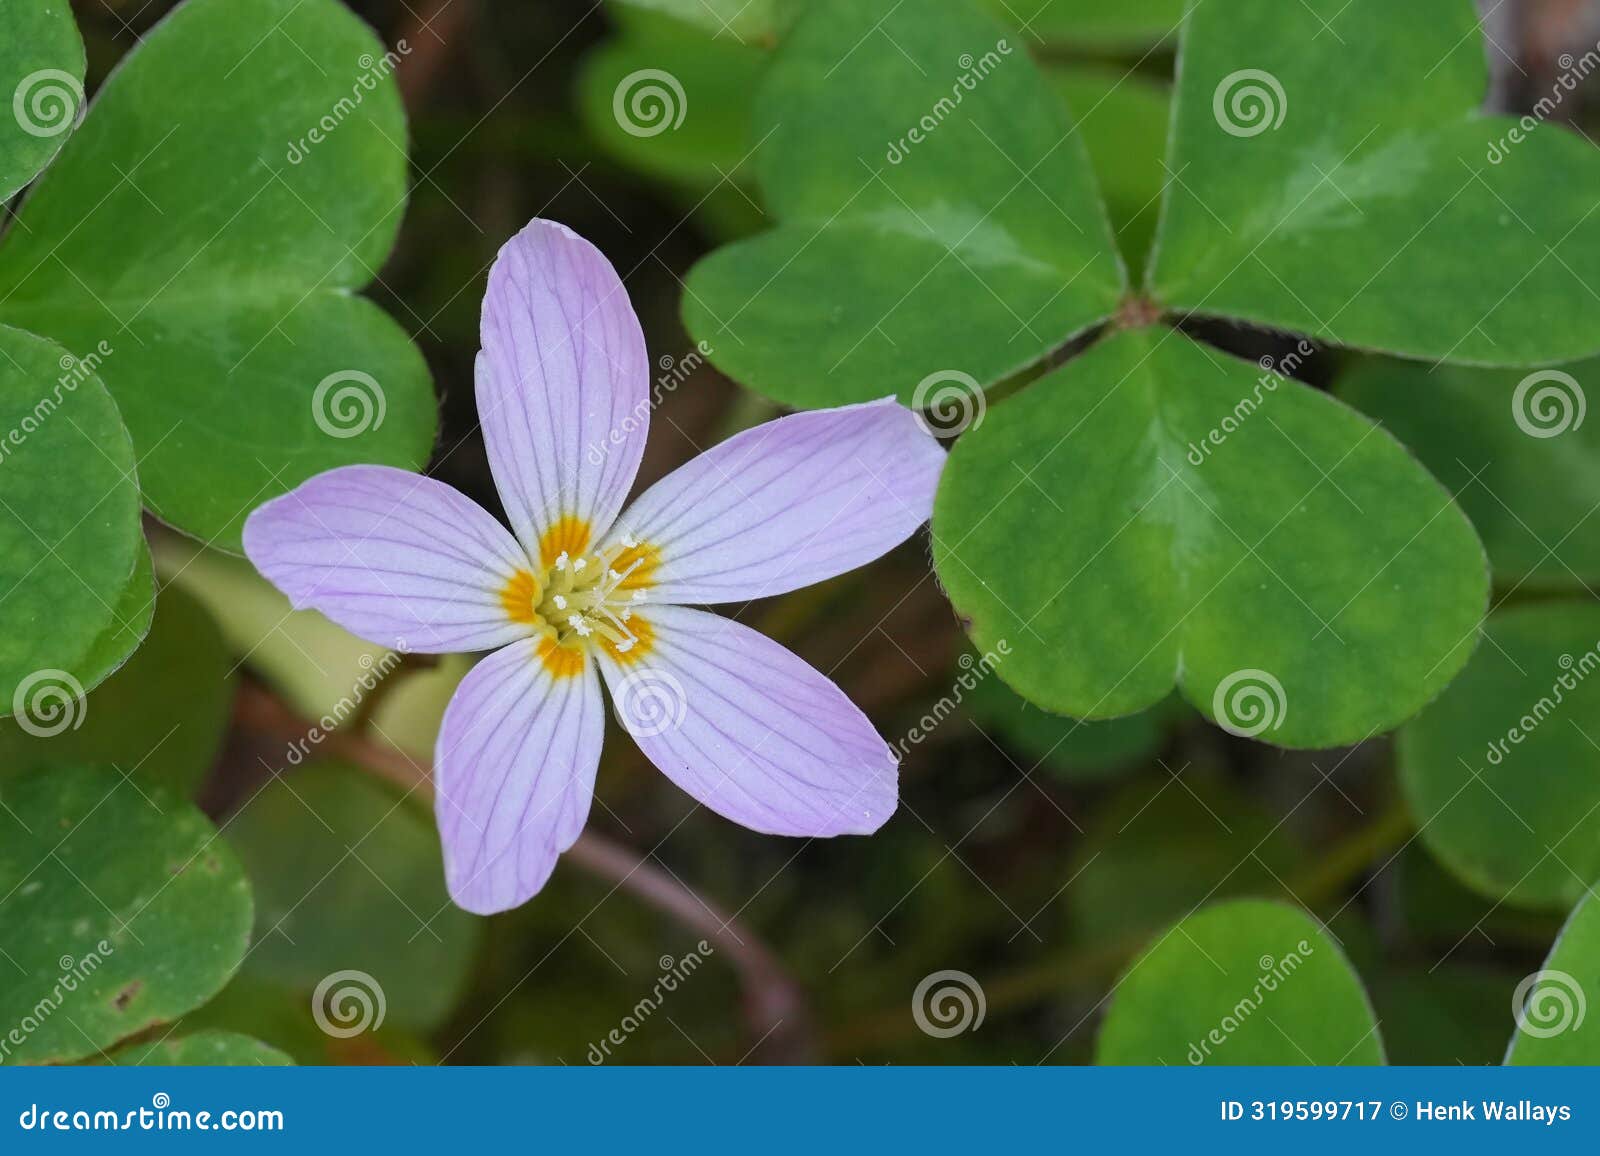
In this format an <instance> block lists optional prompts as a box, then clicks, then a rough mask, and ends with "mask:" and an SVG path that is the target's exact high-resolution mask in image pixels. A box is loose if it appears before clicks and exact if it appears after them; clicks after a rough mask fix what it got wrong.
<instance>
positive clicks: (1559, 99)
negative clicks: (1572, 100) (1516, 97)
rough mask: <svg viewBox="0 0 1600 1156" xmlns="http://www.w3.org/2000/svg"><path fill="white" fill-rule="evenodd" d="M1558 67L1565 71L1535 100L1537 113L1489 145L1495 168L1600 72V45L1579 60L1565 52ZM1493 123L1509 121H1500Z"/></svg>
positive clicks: (1512, 127) (1514, 125)
mask: <svg viewBox="0 0 1600 1156" xmlns="http://www.w3.org/2000/svg"><path fill="white" fill-rule="evenodd" d="M1556 65H1557V66H1558V67H1559V68H1560V69H1561V74H1560V75H1559V76H1557V77H1556V79H1555V83H1554V84H1552V85H1551V86H1550V91H1549V93H1547V94H1546V95H1544V96H1541V97H1540V98H1539V99H1538V100H1537V101H1535V102H1534V105H1533V111H1532V112H1531V113H1529V114H1528V115H1527V116H1524V117H1523V118H1522V119H1521V120H1519V121H1517V122H1516V123H1515V124H1513V125H1512V126H1511V127H1510V129H1508V130H1507V131H1506V133H1505V135H1504V136H1502V137H1501V138H1500V139H1499V140H1496V141H1490V142H1489V152H1488V161H1489V163H1490V164H1491V165H1498V164H1500V163H1501V162H1502V161H1504V160H1505V159H1506V157H1507V156H1508V155H1509V154H1510V152H1511V150H1512V148H1513V147H1514V146H1516V145H1519V144H1521V143H1522V142H1523V141H1525V140H1527V139H1528V137H1529V136H1530V135H1532V133H1533V130H1534V129H1536V128H1538V127H1539V126H1540V125H1541V124H1543V123H1544V122H1545V121H1547V120H1549V119H1550V118H1551V117H1553V116H1555V114H1556V110H1557V109H1559V108H1561V106H1562V105H1564V104H1566V102H1567V97H1569V96H1571V95H1573V94H1575V93H1576V92H1577V91H1578V89H1579V88H1580V87H1581V86H1582V85H1583V83H1584V82H1585V81H1587V80H1588V79H1589V77H1591V76H1593V75H1594V74H1595V73H1596V72H1600V44H1596V45H1595V46H1594V47H1593V48H1591V49H1589V51H1587V52H1585V53H1584V54H1583V55H1582V56H1578V57H1574V56H1573V55H1572V53H1570V52H1563V53H1562V54H1561V55H1560V56H1559V57H1557V59H1556ZM1485 123H1491V122H1487V121H1486V122H1485ZM1492 123H1495V124H1504V123H1505V122H1504V121H1503V120H1501V119H1499V118H1496V119H1495V121H1493V122H1492Z"/></svg>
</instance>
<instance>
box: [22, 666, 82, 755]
mask: <svg viewBox="0 0 1600 1156" xmlns="http://www.w3.org/2000/svg"><path fill="white" fill-rule="evenodd" d="M85 709H86V700H85V699H84V697H83V684H82V683H80V682H79V681H78V680H77V679H76V678H74V677H73V676H72V675H70V674H68V673H67V672H66V671H64V670H55V669H48V670H36V671H34V672H33V673H32V674H30V675H28V677H27V678H25V679H23V680H22V681H21V682H19V683H18V684H17V690H16V693H15V694H13V695H12V696H11V713H12V714H13V715H15V716H16V719H17V725H18V726H19V727H21V728H22V729H23V730H25V731H27V732H28V733H29V734H30V735H32V736H33V737H34V738H36V739H48V738H52V737H54V736H55V735H58V734H60V733H62V732H63V731H66V730H77V729H78V728H79V727H81V726H82V725H83V716H84V713H85Z"/></svg>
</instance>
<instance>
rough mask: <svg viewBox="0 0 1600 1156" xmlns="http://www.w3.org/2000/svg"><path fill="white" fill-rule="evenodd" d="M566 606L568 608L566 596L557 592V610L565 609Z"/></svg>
mask: <svg viewBox="0 0 1600 1156" xmlns="http://www.w3.org/2000/svg"><path fill="white" fill-rule="evenodd" d="M566 608H567V600H566V599H565V598H564V597H562V596H561V595H560V594H557V595H556V609H557V610H565V609H566Z"/></svg>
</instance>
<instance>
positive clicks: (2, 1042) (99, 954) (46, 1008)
mask: <svg viewBox="0 0 1600 1156" xmlns="http://www.w3.org/2000/svg"><path fill="white" fill-rule="evenodd" d="M115 950H116V949H115V948H114V947H112V945H111V942H110V941H109V940H105V939H102V940H100V942H98V943H96V944H95V945H94V947H93V948H91V949H90V950H89V951H87V952H85V953H84V954H83V956H82V957H81V958H77V959H74V958H73V957H72V956H70V955H63V956H62V957H61V958H60V959H59V960H57V961H56V966H57V967H59V968H60V969H61V974H60V975H58V976H57V977H56V982H55V986H54V987H53V988H52V989H51V990H50V991H49V992H48V993H46V994H45V995H44V996H43V997H42V998H40V999H39V1000H38V1002H36V1003H35V1004H34V1005H33V1006H32V1007H31V1008H29V1009H28V1010H27V1011H26V1012H25V1013H24V1014H23V1016H22V1019H20V1020H19V1021H17V1023H16V1024H14V1025H12V1027H11V1029H10V1030H9V1031H8V1032H6V1034H5V1035H4V1036H0V1060H5V1059H7V1058H9V1057H10V1056H11V1055H12V1053H13V1052H15V1051H16V1050H17V1049H18V1048H21V1047H22V1046H23V1045H24V1044H26V1043H27V1042H28V1037H29V1036H31V1035H32V1034H33V1033H34V1032H36V1031H38V1030H39V1028H40V1027H41V1026H42V1025H43V1024H44V1022H45V1021H46V1020H47V1019H49V1018H50V1017H51V1016H52V1015H54V1014H55V1013H56V1012H58V1011H60V1010H61V1008H62V1006H63V1005H64V1004H65V1003H66V1002H67V998H68V997H69V996H71V995H72V994H73V993H74V992H76V991H77V990H78V988H79V986H80V985H82V984H84V983H87V982H88V979H89V977H90V976H91V975H93V974H94V973H95V972H96V971H99V970H100V965H101V964H102V963H104V962H105V961H106V957H107V956H109V955H111V954H112V952H113V951H115Z"/></svg>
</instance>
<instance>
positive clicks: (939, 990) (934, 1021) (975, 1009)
mask: <svg viewBox="0 0 1600 1156" xmlns="http://www.w3.org/2000/svg"><path fill="white" fill-rule="evenodd" d="M988 1010H989V1002H988V1000H986V999H985V998H984V995H983V987H982V985H980V984H979V983H978V981H977V980H976V979H974V978H973V977H972V976H970V975H968V974H967V973H966V972H964V971H955V970H953V969H952V970H947V971H936V972H934V973H933V974H931V975H926V976H923V978H922V982H921V983H919V984H917V990H916V991H914V992H912V993H911V1018H912V1019H914V1020H916V1021H917V1026H918V1027H919V1028H921V1029H922V1030H923V1031H924V1032H925V1033H927V1034H928V1035H930V1036H933V1037H935V1038H936V1039H941V1040H944V1039H949V1038H950V1037H951V1036H959V1035H960V1034H961V1033H962V1032H966V1031H974V1032H975V1031H977V1030H978V1029H979V1028H981V1027H982V1026H983V1017H984V1014H985V1013H986V1012H987V1011H988Z"/></svg>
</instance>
